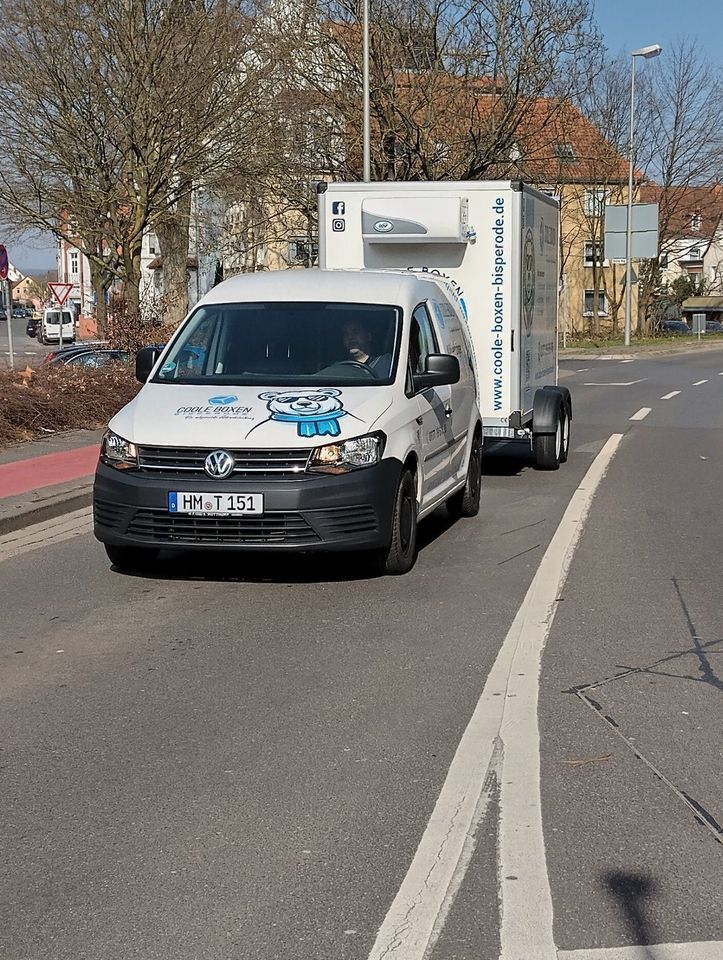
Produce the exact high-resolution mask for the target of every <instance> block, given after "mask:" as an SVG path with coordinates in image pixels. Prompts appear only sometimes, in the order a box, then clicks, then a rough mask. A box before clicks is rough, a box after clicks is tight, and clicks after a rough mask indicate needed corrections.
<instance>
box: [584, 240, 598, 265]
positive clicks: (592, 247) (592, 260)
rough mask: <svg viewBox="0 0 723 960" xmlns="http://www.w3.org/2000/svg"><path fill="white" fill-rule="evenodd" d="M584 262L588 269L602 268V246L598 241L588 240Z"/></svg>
mask: <svg viewBox="0 0 723 960" xmlns="http://www.w3.org/2000/svg"><path fill="white" fill-rule="evenodd" d="M584 261H585V266H586V267H601V266H602V244H601V243H599V242H598V241H597V240H586V241H585V257H584Z"/></svg>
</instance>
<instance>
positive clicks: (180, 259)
mask: <svg viewBox="0 0 723 960" xmlns="http://www.w3.org/2000/svg"><path fill="white" fill-rule="evenodd" d="M190 219H191V191H190V189H188V190H185V191H184V193H183V195H182V196H181V198H180V199H179V200H178V201H177V202H176V204H175V205H174V209H173V210H169V211H168V212H167V213H164V214H163V216H162V217H161V218H160V219H159V220H158V221H157V222H156V234H157V236H158V243H159V245H160V248H161V256H162V257H163V322H164V323H172V324H179V323H180V322H181V320H183V318H184V317H185V316H186V313H187V312H188V227H189V222H190ZM197 246H198V243H197ZM197 252H198V251H197ZM196 267H197V268H198V264H196Z"/></svg>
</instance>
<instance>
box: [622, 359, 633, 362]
mask: <svg viewBox="0 0 723 960" xmlns="http://www.w3.org/2000/svg"><path fill="white" fill-rule="evenodd" d="M620 363H635V361H634V360H632V359H631V360H621V361H620Z"/></svg>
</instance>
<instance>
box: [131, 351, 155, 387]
mask: <svg viewBox="0 0 723 960" xmlns="http://www.w3.org/2000/svg"><path fill="white" fill-rule="evenodd" d="M160 355H161V351H160V350H159V349H158V347H141V349H140V350H139V351H138V353H137V354H136V380H139V381H140V382H141V383H145V382H146V380H147V379H148V378H149V376H150V375H151V370H152V369H153V368H154V367H155V365H156V360H157V359H158V358H159V357H160Z"/></svg>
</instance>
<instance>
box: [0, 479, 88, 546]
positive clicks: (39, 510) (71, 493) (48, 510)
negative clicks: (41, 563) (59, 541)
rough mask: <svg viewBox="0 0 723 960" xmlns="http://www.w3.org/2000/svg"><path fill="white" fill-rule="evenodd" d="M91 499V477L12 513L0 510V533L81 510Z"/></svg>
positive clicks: (0, 507)
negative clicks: (71, 487)
mask: <svg viewBox="0 0 723 960" xmlns="http://www.w3.org/2000/svg"><path fill="white" fill-rule="evenodd" d="M92 500H93V481H92V479H91V480H89V481H88V482H87V483H84V484H82V485H81V486H78V487H75V488H74V489H72V490H67V491H64V492H62V493H56V494H54V495H53V496H51V497H47V498H46V499H45V500H39V501H33V502H31V503H29V504H27V506H22V507H20V508H19V509H18V510H16V511H15V512H13V513H2V512H0V534H4V533H13V531H15V530H21V529H22V528H23V527H29V526H31V525H32V524H34V523H42V522H43V521H44V520H53V519H55V517H60V516H62V515H63V514H64V513H72V512H73V511H74V510H82V509H83V507H89V506H90V505H91V503H92ZM0 510H2V504H0Z"/></svg>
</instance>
